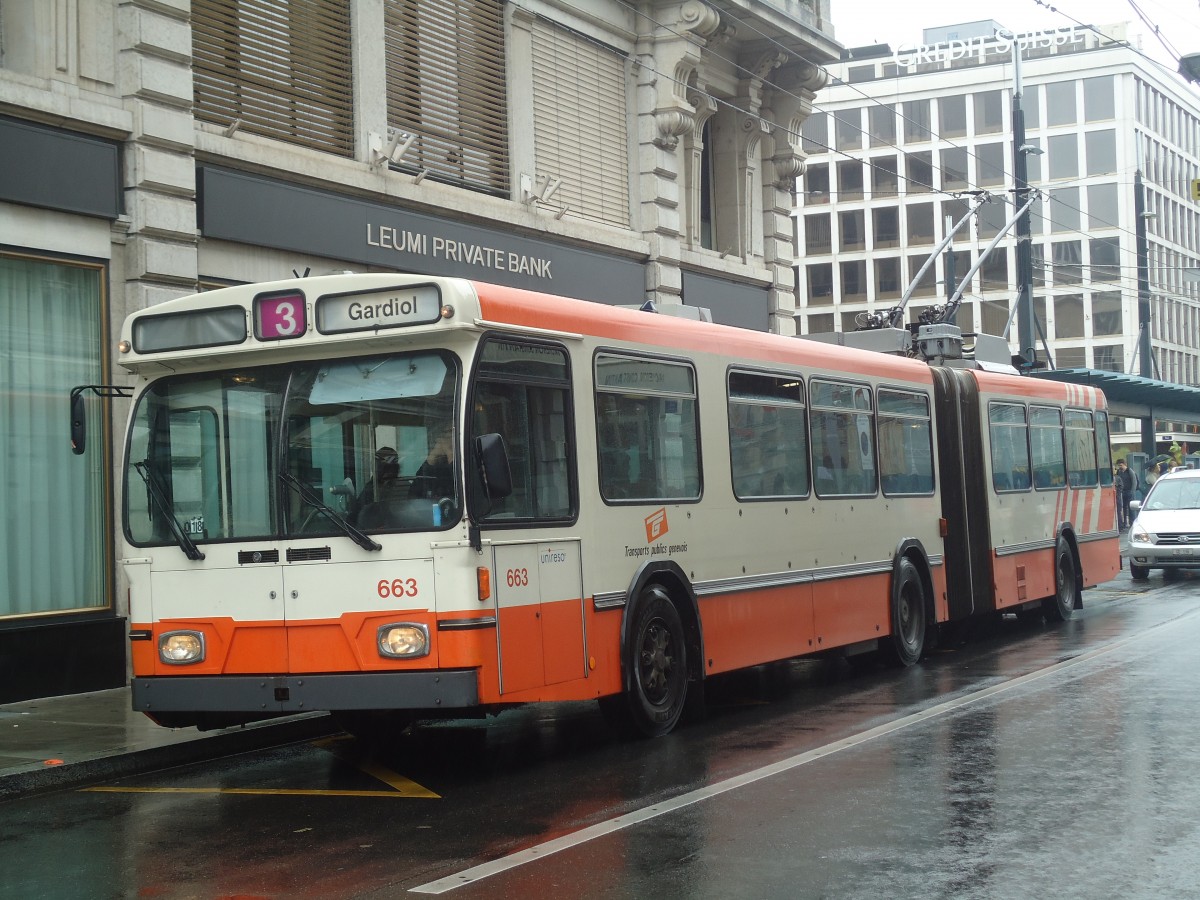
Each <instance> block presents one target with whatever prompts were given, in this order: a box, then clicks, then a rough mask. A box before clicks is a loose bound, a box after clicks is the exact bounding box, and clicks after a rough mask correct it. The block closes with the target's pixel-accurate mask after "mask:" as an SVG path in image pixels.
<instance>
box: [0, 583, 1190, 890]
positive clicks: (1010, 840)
mask: <svg viewBox="0 0 1200 900" xmlns="http://www.w3.org/2000/svg"><path fill="white" fill-rule="evenodd" d="M1198 646H1200V577H1196V576H1193V577H1185V578H1184V579H1182V580H1181V581H1180V582H1178V583H1176V584H1172V585H1164V583H1163V582H1162V579H1161V576H1155V577H1154V578H1152V579H1151V581H1150V582H1148V583H1146V584H1145V585H1141V584H1139V585H1136V586H1135V585H1134V584H1133V583H1131V582H1130V581H1129V577H1128V575H1127V574H1125V573H1122V575H1121V576H1120V577H1119V578H1118V579H1117V580H1116V581H1114V582H1111V583H1110V584H1108V585H1105V586H1103V587H1101V588H1097V589H1094V590H1091V591H1088V592H1087V593H1086V594H1085V609H1084V610H1082V611H1077V612H1076V614H1075V618H1073V619H1072V621H1071V622H1069V623H1067V624H1065V625H1057V626H1055V625H1046V624H1042V623H1040V622H1018V621H1016V620H1012V619H1007V620H1005V621H1003V622H1002V623H1000V624H999V625H998V626H997V627H995V628H994V629H992V630H990V631H989V632H988V633H986V634H980V635H977V636H975V637H974V638H973V639H972V640H970V641H969V642H968V643H967V644H966V645H964V646H961V647H957V648H953V649H949V650H945V651H941V652H938V653H936V654H934V655H933V656H932V657H930V658H929V659H927V660H926V661H925V662H923V663H922V664H921V665H919V666H917V667H915V668H913V669H910V670H907V671H903V672H898V671H895V670H888V669H883V668H878V667H871V668H866V669H863V670H858V669H855V668H852V667H851V666H849V665H848V664H846V663H845V662H844V661H807V662H797V663H790V664H783V665H778V666H774V667H770V668H766V669H760V670H755V671H753V672H750V673H745V674H743V675H741V676H738V677H733V678H727V679H723V680H721V681H719V682H716V683H714V684H712V685H711V686H710V690H709V701H710V702H709V715H708V717H707V719H706V720H704V721H703V722H699V723H693V724H691V725H689V726H687V727H685V728H682V729H680V730H679V731H677V732H676V733H675V734H673V735H671V736H669V737H667V738H664V739H660V740H657V741H649V742H645V741H622V740H618V739H616V738H614V737H612V736H611V735H610V734H609V732H608V730H607V728H606V726H605V724H604V721H603V719H602V718H601V716H600V715H599V713H598V711H597V710H596V708H595V707H594V706H593V705H590V704H581V705H561V706H549V707H540V708H529V709H523V710H517V711H514V712H510V713H505V714H504V715H502V716H500V717H499V718H497V719H492V720H486V721H466V722H464V721H455V722H446V723H439V724H436V725H432V726H424V727H422V728H420V729H418V730H416V731H415V732H413V733H411V734H409V735H406V736H405V737H404V739H403V740H402V741H401V743H400V744H399V745H398V746H396V747H392V748H389V749H387V750H383V751H379V750H373V749H372V748H368V747H365V746H363V745H361V744H359V743H358V742H356V741H354V740H353V739H350V738H340V739H332V740H326V741H318V742H314V743H306V744H300V745H294V746H290V747H284V748H279V749H276V750H273V751H268V752H261V753H257V754H253V755H248V756H243V757H234V758H229V759H224V760H214V761H211V762H208V763H204V764H201V765H196V766H191V767H187V768H183V769H175V770H171V771H167V772H160V773H156V774H153V775H146V776H141V777H138V778H130V779H125V780H122V781H120V782H112V783H108V784H102V785H97V786H95V788H93V789H88V790H80V791H70V792H63V793H59V794H52V795H44V796H38V797H31V798H27V799H22V800H18V801H13V802H10V803H6V804H0V897H4V898H8V897H14V898H15V897H21V898H38V897H45V898H56V900H57V898H76V897H78V898H89V900H91V898H103V897H114V898H116V897H120V898H126V897H156V898H216V897H239V898H258V897H271V898H276V897H311V898H344V897H346V898H348V897H354V898H384V897H417V896H425V895H427V894H429V893H434V892H439V891H440V892H444V893H445V895H446V896H448V897H451V898H455V900H457V898H480V897H487V898H506V897H511V898H529V897H536V896H542V897H613V898H623V897H659V898H673V897H689V898H690V897H698V898H709V897H711V898H738V897H747V898H751V897H754V898H757V897H762V898H774V897H831V898H835V897H836V898H843V897H864V898H875V897H892V898H907V897H913V898H916V897H920V898H939V897H947V898H949V897H955V898H964V897H965V898H973V897H979V898H1028V897H1047V896H1055V897H1057V898H1067V897H1081V898H1082V897H1087V898H1095V897H1123V898H1133V897H1145V898H1160V897H1189V896H1197V895H1198V893H1200V889H1198V888H1197V887H1196V885H1197V882H1198V879H1200V748H1198V742H1197V735H1198V728H1197V722H1198V721H1200V715H1198V713H1200V662H1198V658H1197V657H1198V652H1197V649H1196V648H1197V647H1198Z"/></svg>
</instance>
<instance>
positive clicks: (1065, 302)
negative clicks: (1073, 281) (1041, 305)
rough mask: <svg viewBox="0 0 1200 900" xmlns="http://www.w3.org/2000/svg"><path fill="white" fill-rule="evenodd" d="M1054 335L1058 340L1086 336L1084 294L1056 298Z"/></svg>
mask: <svg viewBox="0 0 1200 900" xmlns="http://www.w3.org/2000/svg"><path fill="white" fill-rule="evenodd" d="M1054 337H1055V338H1057V339H1058V340H1062V339H1063V338H1081V337H1084V333H1083V295H1082V294H1064V295H1062V296H1061V297H1055V298H1054Z"/></svg>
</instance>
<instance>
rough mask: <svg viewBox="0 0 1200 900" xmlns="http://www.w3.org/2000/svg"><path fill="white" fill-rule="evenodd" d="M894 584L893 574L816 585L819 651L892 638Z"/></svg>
mask: <svg viewBox="0 0 1200 900" xmlns="http://www.w3.org/2000/svg"><path fill="white" fill-rule="evenodd" d="M891 584H892V576H891V574H890V573H888V574H879V575H862V576H859V577H857V578H839V579H837V580H835V581H818V582H817V583H816V584H814V585H813V619H814V621H815V623H816V629H817V646H816V648H815V649H817V650H828V649H830V648H832V647H844V646H846V645H847V644H856V643H858V642H859V641H868V640H874V639H875V638H881V637H885V636H886V635H888V634H889V633H890V632H891V626H890V624H889V622H890V616H889V607H890V605H891V594H890V592H891Z"/></svg>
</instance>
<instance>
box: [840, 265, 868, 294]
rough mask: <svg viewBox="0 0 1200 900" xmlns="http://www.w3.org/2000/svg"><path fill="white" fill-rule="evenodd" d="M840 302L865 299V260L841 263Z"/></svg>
mask: <svg viewBox="0 0 1200 900" xmlns="http://www.w3.org/2000/svg"><path fill="white" fill-rule="evenodd" d="M841 267H842V296H841V300H842V302H843V303H845V302H846V301H847V300H865V299H866V298H867V263H866V261H865V260H861V259H859V260H854V261H852V262H843V263H842V264H841Z"/></svg>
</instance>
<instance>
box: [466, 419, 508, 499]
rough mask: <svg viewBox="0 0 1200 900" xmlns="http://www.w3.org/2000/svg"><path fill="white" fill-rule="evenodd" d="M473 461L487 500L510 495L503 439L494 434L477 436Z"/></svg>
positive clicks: (506, 457) (506, 452)
mask: <svg viewBox="0 0 1200 900" xmlns="http://www.w3.org/2000/svg"><path fill="white" fill-rule="evenodd" d="M475 459H476V460H477V461H478V463H479V475H480V477H481V478H482V479H483V490H484V493H485V494H487V496H488V499H489V500H502V499H503V498H505V497H507V496H508V495H509V494H511V493H512V471H511V470H510V469H509V466H508V450H506V449H505V447H504V438H502V437H501V436H500V435H498V434H495V433H493V434H481V435H479V437H477V438H475Z"/></svg>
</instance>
